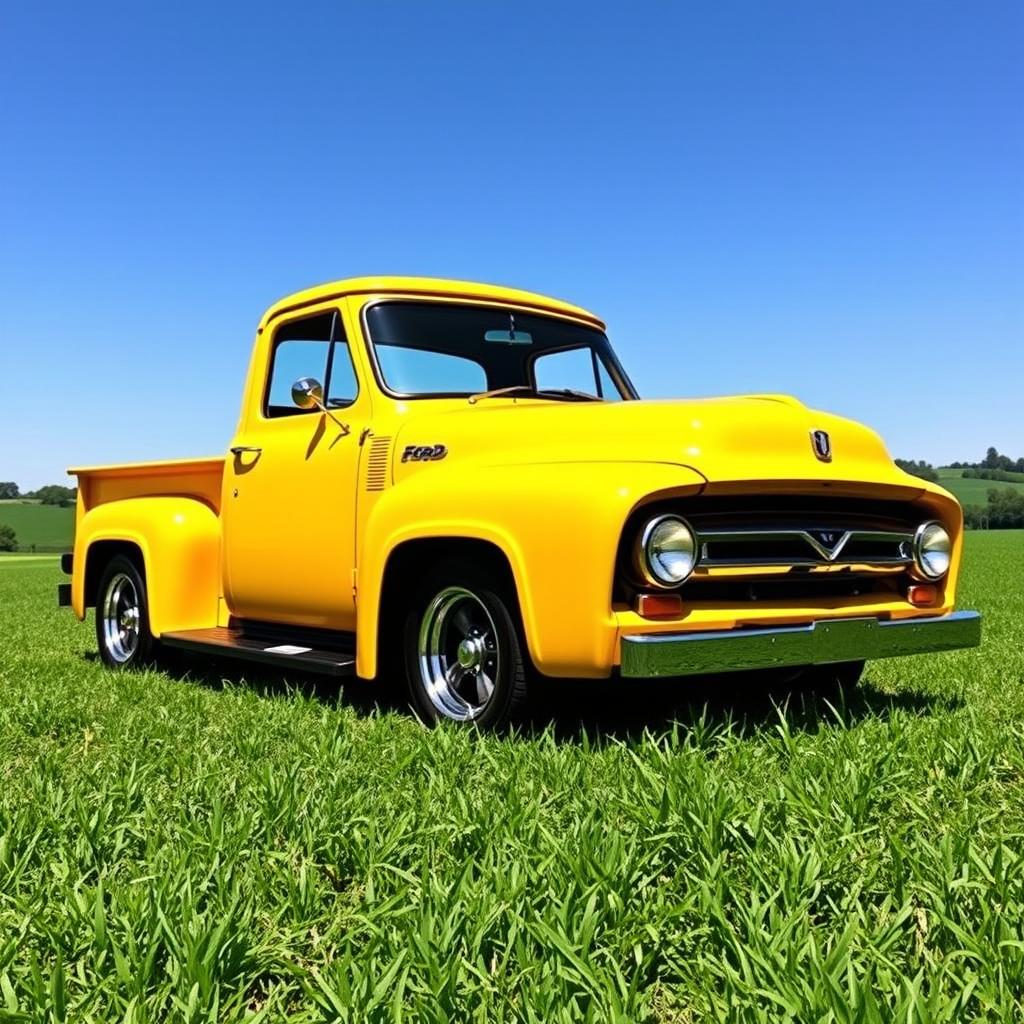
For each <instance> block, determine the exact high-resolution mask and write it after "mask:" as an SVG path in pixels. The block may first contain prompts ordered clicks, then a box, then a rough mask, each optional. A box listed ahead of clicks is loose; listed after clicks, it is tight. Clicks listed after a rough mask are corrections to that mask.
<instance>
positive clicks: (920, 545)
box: [913, 519, 953, 583]
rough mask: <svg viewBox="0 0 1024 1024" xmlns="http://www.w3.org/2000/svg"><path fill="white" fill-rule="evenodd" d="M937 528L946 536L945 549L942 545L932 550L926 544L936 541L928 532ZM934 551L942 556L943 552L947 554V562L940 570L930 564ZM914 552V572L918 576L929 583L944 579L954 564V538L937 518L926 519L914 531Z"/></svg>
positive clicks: (929, 544)
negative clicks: (929, 560) (929, 559)
mask: <svg viewBox="0 0 1024 1024" xmlns="http://www.w3.org/2000/svg"><path fill="white" fill-rule="evenodd" d="M935 530H938V531H940V532H941V535H942V537H944V538H945V551H942V549H941V546H940V548H939V549H937V551H936V549H933V550H932V551H931V552H930V551H929V550H928V549H927V548H926V545H928V546H931V545H932V544H933V543H934V541H933V540H932V539H931V538H929V536H928V534H929V532H933V531H935ZM933 537H934V533H933ZM934 553H938V555H939V557H940V558H941V557H942V555H943V554H944V555H945V564H944V565H942V566H941V568H939V569H938V571H936V570H935V569H934V568H933V567H931V566H929V564H928V558H929V554H934ZM913 554H914V573H915V574H916V575H917V576H919V577H920V578H921V579H923V580H927V581H928V582H929V583H935V582H936V581H938V580H941V579H943V578H944V577H945V576H946V575H948V573H949V570H950V568H951V566H952V564H953V540H952V538H951V537H950V536H949V531H948V530H947V529H946V528H945V526H943V525H942V523H940V522H939V521H938V520H937V519H926V520H925V521H924V522H923V523H922V524H921V525H920V526H919V527H918V528H917V530H916V531H915V532H914V544H913Z"/></svg>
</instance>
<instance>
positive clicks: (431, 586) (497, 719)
mask: <svg viewBox="0 0 1024 1024" xmlns="http://www.w3.org/2000/svg"><path fill="white" fill-rule="evenodd" d="M516 611H517V610H516V608H515V606H514V604H513V603H512V602H511V601H510V600H509V599H508V598H506V597H504V596H502V595H501V594H500V593H499V592H498V591H497V590H496V589H495V588H494V586H493V584H492V583H490V582H489V581H487V580H486V579H485V578H484V577H482V576H481V575H479V574H477V573H476V572H474V571H472V570H471V569H470V568H468V567H467V568H465V569H461V570H460V569H456V568H452V569H449V570H447V571H444V572H438V573H434V574H432V575H431V577H430V578H429V579H428V580H427V582H426V583H425V584H424V586H423V587H422V588H421V589H420V591H419V593H418V594H417V596H416V597H415V598H414V599H413V601H412V602H411V604H410V607H409V610H408V612H407V614H406V619H405V629H404V647H405V674H406V679H407V682H408V686H409V696H410V697H411V699H412V703H413V706H414V707H415V709H416V710H417V711H418V712H419V714H420V715H421V716H422V717H423V718H424V719H425V720H426V721H428V722H438V721H444V720H448V721H453V722H474V723H476V724H477V725H478V726H480V727H481V728H495V727H498V726H500V725H503V724H504V723H505V722H507V721H508V720H509V718H510V717H511V716H512V714H513V713H514V712H515V711H516V710H517V709H518V708H520V707H521V706H522V705H523V703H524V702H525V699H526V665H525V663H524V659H523V654H522V648H521V645H520V640H519V633H518V630H517V627H516V622H517V619H516V617H515V615H516Z"/></svg>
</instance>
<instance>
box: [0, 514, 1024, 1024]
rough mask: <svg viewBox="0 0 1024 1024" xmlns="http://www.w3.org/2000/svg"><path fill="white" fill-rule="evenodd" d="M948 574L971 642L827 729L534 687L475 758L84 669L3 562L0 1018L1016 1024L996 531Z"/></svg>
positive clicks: (185, 675) (1014, 584) (1022, 848)
mask: <svg viewBox="0 0 1024 1024" xmlns="http://www.w3.org/2000/svg"><path fill="white" fill-rule="evenodd" d="M967 558H968V564H967V570H966V576H965V579H964V581H963V586H962V601H961V603H962V605H963V606H965V607H980V608H981V609H982V610H983V611H984V612H985V614H986V635H985V643H984V646H983V648H982V649H981V650H980V651H969V652H957V653H953V654H946V655H937V656H932V657H924V658H918V659H904V660H896V661H890V662H883V663H878V664H875V665H870V666H869V667H868V671H867V674H866V677H865V679H864V681H863V682H862V683H861V684H860V685H859V686H858V687H857V688H856V689H855V690H853V691H852V692H850V693H849V694H848V695H847V697H846V699H845V700H844V701H843V700H840V701H837V704H838V706H837V707H831V706H829V705H828V704H827V703H825V702H824V701H823V700H821V699H820V698H804V699H801V698H794V699H792V700H791V701H790V703H789V704H788V705H786V706H783V707H777V706H776V705H775V704H774V703H773V699H772V695H769V694H765V693H763V692H761V691H760V690H759V689H757V688H754V687H752V686H751V685H750V684H749V683H747V682H742V681H740V682H736V681H734V682H732V683H731V684H729V685H728V686H726V685H725V684H721V685H720V686H718V687H715V686H713V685H704V686H698V685H697V684H695V683H693V682H675V683H665V684H660V685H657V686H653V685H650V686H649V685H638V684H637V683H635V682H629V683H626V682H622V683H619V684H617V685H613V686H604V687H596V688H595V687H592V686H589V687H573V686H562V687H559V688H558V689H557V691H555V692H556V696H555V697H554V698H552V699H551V700H549V702H548V703H547V704H546V705H545V706H543V707H542V709H541V710H540V711H539V712H538V716H537V720H536V722H535V723H534V725H533V726H531V727H529V728H527V729H526V731H525V732H524V733H523V734H521V735H510V736H504V737H486V736H478V735H474V734H473V733H471V732H468V731H459V730H456V729H448V728H445V729H440V730H437V731H434V732H428V731H426V730H424V729H423V728H421V727H420V726H419V725H418V724H417V723H416V722H415V721H414V720H412V719H411V718H409V717H407V716H406V715H404V714H403V713H401V712H400V711H395V710H380V709H377V708H375V707H374V705H373V704H372V703H371V701H370V699H369V697H368V695H367V691H368V689H369V687H360V686H358V685H353V686H350V687H348V688H347V689H346V690H345V691H344V693H342V694H341V695H340V696H339V694H338V692H337V691H336V690H334V689H331V688H319V687H314V686H313V685H312V684H310V683H308V682H305V681H302V680H298V679H297V680H294V681H293V685H292V686H286V685H284V684H282V683H281V682H280V680H275V679H273V678H272V677H270V678H268V677H263V678H260V679H257V680H255V681H250V682H249V683H243V682H242V681H241V678H240V675H239V669H237V668H236V667H232V666H231V665H229V664H228V665H225V666H224V667H223V669H216V668H215V669H212V670H210V669H206V670H204V669H203V668H202V666H193V667H192V669H191V670H189V669H188V666H185V667H184V668H183V667H181V666H179V667H177V668H175V669H168V670H166V671H160V672H149V673H145V674H138V675H129V676H115V675H111V674H108V673H107V672H105V671H103V670H101V668H100V667H99V666H98V664H97V663H96V662H95V661H94V660H93V658H92V652H93V647H94V644H93V637H92V630H91V623H87V624H78V623H76V622H75V621H73V619H72V617H71V616H70V615H69V613H68V612H66V611H61V610H58V609H57V608H56V607H55V601H54V585H55V584H56V583H57V582H58V581H59V580H60V578H61V577H60V576H59V573H58V571H57V569H56V566H55V564H54V563H53V562H52V561H45V562H32V561H16V560H13V559H12V560H10V561H5V562H0V691H2V700H0V771H2V778H0V1019H2V1020H25V1021H65V1020H66V1021H74V1022H87V1021H119V1022H120V1021H130V1022H137V1024H138V1022H143V1021H152V1022H156V1021H190V1022H198V1021H241V1020H244V1019H252V1020H265V1021H278V1020H289V1021H320V1020H338V1021H352V1022H364V1021H396V1020H407V1021H415V1022H428V1024H429V1022H437V1024H440V1022H450V1021H480V1022H483V1021H524V1022H525V1021H530V1022H538V1024H540V1022H544V1024H552V1022H565V1024H569V1022H577V1021H593V1022H602V1024H604V1022H612V1021H660V1022H676V1024H684V1022H685V1024H690V1022H697V1021H735V1022H740V1021H743V1022H746V1021H793V1022H809V1021H815V1022H819V1021H820V1022H825V1021H836V1022H844V1024H854V1022H864V1024H868V1022H878V1024H889V1022H892V1021H901V1022H918V1024H924V1022H932V1021H936V1022H938V1021H957V1022H961V1021H1005V1022H1009V1021H1020V1020H1022V1019H1024V935H1022V922H1024V583H1022V581H1024V532H1009V531H1005V532H1001V533H993V534H979V535H972V536H969V538H968V550H967ZM221 672H223V673H224V674H225V675H226V676H227V678H228V679H229V680H230V681H224V680H223V679H222V676H221ZM774 696H775V697H776V698H779V697H780V694H779V692H776V694H775V695H774ZM574 706H585V708H586V718H585V720H584V722H583V723H582V724H581V723H580V722H579V721H578V720H577V718H576V717H574V716H573V715H572V713H571V709H572V708H573V707H574ZM552 710H554V712H555V717H554V718H553V719H552V717H551V715H552ZM645 723H646V725H647V727H648V730H647V731H645V730H644V724H645ZM673 723H675V724H673Z"/></svg>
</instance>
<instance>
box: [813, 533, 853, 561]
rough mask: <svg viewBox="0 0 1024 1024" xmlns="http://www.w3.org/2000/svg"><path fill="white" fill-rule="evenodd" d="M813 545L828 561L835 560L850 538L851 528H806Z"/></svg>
mask: <svg viewBox="0 0 1024 1024" xmlns="http://www.w3.org/2000/svg"><path fill="white" fill-rule="evenodd" d="M804 536H805V537H806V538H807V539H808V540H809V541H810V542H811V547H813V548H814V550H815V551H817V552H818V554H819V555H821V557H822V558H824V559H825V561H827V562H834V561H835V560H836V559H837V558H838V557H839V552H840V551H842V550H843V548H844V547H846V542H847V541H848V540H849V539H850V531H849V530H805V531H804Z"/></svg>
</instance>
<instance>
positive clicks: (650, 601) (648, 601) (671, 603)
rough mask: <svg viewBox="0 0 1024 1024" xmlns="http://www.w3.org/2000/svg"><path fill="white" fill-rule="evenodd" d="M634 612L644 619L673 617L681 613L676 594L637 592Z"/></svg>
mask: <svg viewBox="0 0 1024 1024" xmlns="http://www.w3.org/2000/svg"><path fill="white" fill-rule="evenodd" d="M636 613H637V615H642V616H643V617H644V618H645V619H675V618H678V617H679V616H680V615H682V614H683V599H682V598H681V597H680V596H679V595H678V594H637V596H636Z"/></svg>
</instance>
